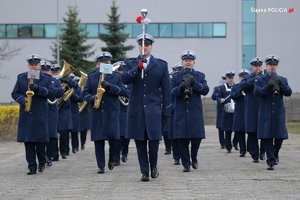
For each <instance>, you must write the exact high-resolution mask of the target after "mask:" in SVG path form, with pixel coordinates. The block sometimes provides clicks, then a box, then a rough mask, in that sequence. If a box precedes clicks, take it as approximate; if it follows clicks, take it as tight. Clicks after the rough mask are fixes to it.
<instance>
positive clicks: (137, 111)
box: [122, 56, 171, 140]
mask: <svg viewBox="0 0 300 200" xmlns="http://www.w3.org/2000/svg"><path fill="white" fill-rule="evenodd" d="M139 60H140V57H137V58H131V59H127V60H126V61H125V63H126V65H125V68H124V72H123V73H122V80H123V83H124V84H131V85H132V88H131V93H130V98H129V106H128V132H127V134H128V135H127V138H130V139H136V140H144V133H145V130H146V133H147V135H148V138H149V140H160V139H161V130H162V117H163V116H168V117H169V116H170V104H171V84H170V77H169V72H168V64H167V62H165V61H163V60H161V59H158V58H154V57H153V56H151V57H150V62H149V65H148V66H147V68H146V69H145V70H144V72H145V73H144V79H142V78H141V73H139V72H138V69H137V65H138V61H139Z"/></svg>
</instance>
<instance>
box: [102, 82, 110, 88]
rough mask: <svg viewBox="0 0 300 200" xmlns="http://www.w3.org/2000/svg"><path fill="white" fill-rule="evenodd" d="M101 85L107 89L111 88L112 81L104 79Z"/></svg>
mask: <svg viewBox="0 0 300 200" xmlns="http://www.w3.org/2000/svg"><path fill="white" fill-rule="evenodd" d="M101 86H102V87H103V88H104V89H106V90H109V89H110V86H111V85H110V83H109V82H108V81H102V82H101Z"/></svg>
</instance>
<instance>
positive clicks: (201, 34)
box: [198, 23, 203, 37]
mask: <svg viewBox="0 0 300 200" xmlns="http://www.w3.org/2000/svg"><path fill="white" fill-rule="evenodd" d="M198 33H199V37H203V23H199V31H198Z"/></svg>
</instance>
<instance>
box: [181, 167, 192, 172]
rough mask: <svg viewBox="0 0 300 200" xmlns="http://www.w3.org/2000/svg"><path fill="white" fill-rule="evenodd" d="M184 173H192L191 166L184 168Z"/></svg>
mask: <svg viewBox="0 0 300 200" xmlns="http://www.w3.org/2000/svg"><path fill="white" fill-rule="evenodd" d="M182 171H183V172H190V171H191V169H190V166H186V167H184V169H183V170H182Z"/></svg>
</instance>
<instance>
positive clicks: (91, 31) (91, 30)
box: [86, 24, 99, 38]
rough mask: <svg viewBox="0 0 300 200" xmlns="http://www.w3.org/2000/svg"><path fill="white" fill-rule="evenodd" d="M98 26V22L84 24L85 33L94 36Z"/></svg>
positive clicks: (97, 33) (96, 33)
mask: <svg viewBox="0 0 300 200" xmlns="http://www.w3.org/2000/svg"><path fill="white" fill-rule="evenodd" d="M98 31H99V27H98V24H87V25H86V33H87V37H92V38H96V37H98V35H99V32H98Z"/></svg>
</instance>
